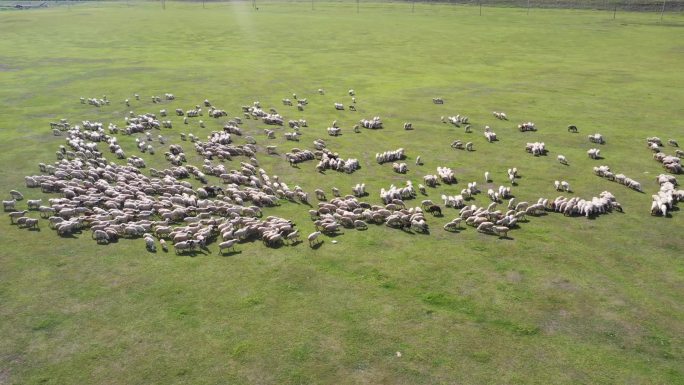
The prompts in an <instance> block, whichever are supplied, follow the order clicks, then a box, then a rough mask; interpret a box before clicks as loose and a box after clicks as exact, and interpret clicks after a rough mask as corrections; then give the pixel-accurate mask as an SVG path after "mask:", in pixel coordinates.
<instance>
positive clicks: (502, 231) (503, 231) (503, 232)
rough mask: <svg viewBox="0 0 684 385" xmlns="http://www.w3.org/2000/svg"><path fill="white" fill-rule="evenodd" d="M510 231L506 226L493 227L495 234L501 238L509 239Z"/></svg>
mask: <svg viewBox="0 0 684 385" xmlns="http://www.w3.org/2000/svg"><path fill="white" fill-rule="evenodd" d="M508 230H510V229H509V228H508V227H506V226H493V227H492V231H493V232H494V234H496V235H498V236H499V237H500V238H508Z"/></svg>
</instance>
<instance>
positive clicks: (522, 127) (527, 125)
mask: <svg viewBox="0 0 684 385" xmlns="http://www.w3.org/2000/svg"><path fill="white" fill-rule="evenodd" d="M518 130H519V131H520V132H527V131H537V127H536V126H535V125H534V123H532V122H523V123H520V124H518Z"/></svg>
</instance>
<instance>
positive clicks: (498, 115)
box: [492, 111, 508, 120]
mask: <svg viewBox="0 0 684 385" xmlns="http://www.w3.org/2000/svg"><path fill="white" fill-rule="evenodd" d="M492 115H494V117H495V118H497V119H499V120H508V116H507V115H506V113H505V112H496V111H493V112H492Z"/></svg>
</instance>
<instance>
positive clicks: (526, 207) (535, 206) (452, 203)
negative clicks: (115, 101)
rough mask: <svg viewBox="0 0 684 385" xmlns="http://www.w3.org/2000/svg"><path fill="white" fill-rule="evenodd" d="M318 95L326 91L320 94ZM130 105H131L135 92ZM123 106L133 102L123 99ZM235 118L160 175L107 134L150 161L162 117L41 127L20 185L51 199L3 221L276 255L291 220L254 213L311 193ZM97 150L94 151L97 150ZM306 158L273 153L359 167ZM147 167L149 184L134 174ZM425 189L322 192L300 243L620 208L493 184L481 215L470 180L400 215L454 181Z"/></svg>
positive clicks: (334, 130)
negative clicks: (379, 228) (530, 195)
mask: <svg viewBox="0 0 684 385" xmlns="http://www.w3.org/2000/svg"><path fill="white" fill-rule="evenodd" d="M347 93H348V95H349V96H351V98H352V105H350V107H349V108H348V109H347V110H349V111H351V112H349V111H346V110H345V106H344V104H343V103H335V104H334V107H335V110H339V111H345V112H343V113H352V112H353V111H356V107H355V106H356V102H357V100H356V91H354V90H353V89H350V90H349V91H348V92H347ZM318 94H319V95H324V94H325V92H324V91H323V90H322V89H319V90H318ZM134 98H135V100H140V96H139V95H138V94H135V95H134ZM151 100H152V102H153V103H155V104H159V103H164V102H170V101H175V100H176V97H175V96H174V95H173V94H170V93H166V94H165V95H164V98H163V99H162V98H161V97H159V96H152V97H151ZM293 100H294V101H296V102H297V103H296V104H297V111H303V110H304V106H307V105H308V103H309V102H308V101H307V100H306V99H301V98H299V99H298V98H297V95H296V94H292V99H290V98H283V99H282V104H283V106H285V107H294V104H295V103H293ZM432 101H433V103H434V104H437V105H443V104H444V99H442V98H433V99H432ZM80 102H81V103H82V104H89V105H93V106H96V107H102V106H105V105H109V104H111V103H112V102H111V100H109V99H108V98H107V97H106V96H104V97H103V98H99V99H98V98H87V99H86V98H81V99H80ZM123 103H124V104H125V105H126V107H130V106H131V101H130V100H129V99H125V100H124V102H123ZM202 105H203V106H204V108H208V114H209V116H211V117H213V118H215V119H219V118H222V117H227V116H228V113H227V112H226V111H225V110H223V109H218V108H216V107H215V106H213V105H212V104H211V102H209V100H208V99H205V100H204V102H203V103H202ZM168 111H169V110H167V109H161V110H160V111H159V116H160V117H166V116H168ZM242 111H243V117H244V118H246V119H257V120H261V121H262V122H263V123H264V124H267V125H275V126H283V125H284V122H285V119H284V117H283V116H282V115H280V114H279V113H278V112H277V111H276V110H275V109H273V108H271V109H270V110H269V111H268V112H266V111H264V110H263V109H262V107H261V103H260V102H258V101H255V102H253V103H252V104H251V105H246V106H243V107H242ZM175 113H176V116H177V117H179V118H180V117H182V118H183V122H184V123H185V124H190V119H192V118H198V117H201V116H203V111H202V107H200V104H198V105H195V106H194V107H193V108H191V109H187V110H184V109H182V108H177V109H175ZM492 114H493V116H494V117H495V118H496V119H499V120H502V121H507V120H508V116H507V114H506V113H503V112H496V111H495V112H493V113H492ZM441 120H442V122H444V123H447V122H449V123H451V124H453V125H454V126H456V127H460V126H461V125H466V133H468V132H471V130H470V124H468V122H469V118H468V117H466V116H462V115H454V116H447V117H446V118H445V117H444V116H443V117H442V118H441ZM242 123H243V121H242V118H240V117H234V118H232V119H230V120H229V121H228V122H227V123H225V124H224V125H223V130H218V131H212V132H211V133H210V134H209V135H208V136H207V140H206V141H205V140H202V139H201V138H200V137H199V136H196V135H194V134H192V133H190V134H187V135H186V134H185V133H180V135H179V136H180V140H181V142H183V141H188V140H189V141H190V144H191V147H192V149H193V150H194V151H195V152H196V153H197V154H198V155H199V156H200V157H201V158H203V159H204V163H203V164H202V165H201V167H196V166H193V165H190V164H187V156H186V155H185V152H184V151H185V150H184V149H183V147H182V146H181V145H180V144H168V151H166V152H164V158H165V159H166V161H168V162H169V164H170V166H169V167H168V168H166V169H162V170H157V169H154V168H149V169H147V165H146V163H145V160H144V159H143V158H142V157H140V156H137V155H127V154H126V153H125V152H124V150H123V149H122V148H121V146H120V145H119V142H118V139H117V135H118V134H121V135H126V136H130V135H137V134H142V135H143V136H139V137H136V138H135V142H136V147H137V149H138V151H140V153H141V154H149V155H154V154H155V146H165V145H167V142H168V141H169V139H168V138H166V137H164V136H162V135H157V136H156V142H157V143H155V137H154V135H152V132H153V130H155V129H156V130H161V129H162V128H164V129H171V128H172V127H173V124H172V122H171V121H170V120H162V121H160V120H158V119H157V116H156V114H155V113H145V114H138V115H136V114H135V113H133V111H131V112H130V113H127V115H126V116H125V118H124V124H125V126H123V128H121V129H119V127H118V126H117V125H116V124H114V123H109V125H108V126H107V130H105V128H104V127H105V126H104V125H103V124H102V123H100V122H90V121H83V122H81V124H70V123H69V122H68V121H67V120H66V119H61V120H60V121H59V122H57V123H55V122H51V123H50V129H51V132H52V134H53V135H54V136H59V137H63V138H64V139H65V144H63V145H60V146H59V150H58V151H57V152H56V156H57V161H56V162H54V163H53V164H44V163H40V164H39V168H40V171H41V174H38V175H31V176H26V177H25V184H26V187H27V188H40V190H41V192H43V193H48V194H57V195H56V196H55V197H54V198H50V199H48V200H47V204H45V203H44V202H43V200H42V199H27V200H26V206H25V207H26V209H25V210H20V209H19V208H18V205H20V204H19V203H18V202H20V201H23V200H24V194H22V193H21V192H19V191H17V190H11V191H9V198H10V199H8V200H3V201H2V203H3V210H4V211H5V212H7V213H8V216H9V218H10V221H11V223H12V224H16V225H17V226H18V227H20V228H26V229H29V230H37V231H39V230H40V219H39V218H32V217H30V216H29V214H30V213H33V212H38V213H39V215H40V218H41V219H43V220H45V221H47V222H48V227H49V228H50V229H53V230H55V231H56V232H57V233H58V234H59V235H61V236H70V235H72V234H74V233H78V232H83V231H90V232H91V238H92V239H93V240H95V241H96V242H97V243H98V244H108V243H111V242H113V241H116V240H117V239H121V238H142V239H143V241H144V243H145V247H146V249H147V250H148V251H150V252H156V251H157V244H159V246H160V247H161V248H162V250H163V251H168V249H169V246H168V244H167V242H169V244H171V245H172V246H173V249H174V251H175V253H177V254H184V253H195V252H203V251H207V250H208V249H207V245H208V244H210V243H212V242H216V243H217V244H218V250H219V252H220V253H221V254H223V253H224V252H226V251H231V252H235V247H236V246H237V245H239V244H240V243H242V242H246V241H249V240H261V241H262V242H263V243H264V245H265V246H266V247H272V248H276V247H281V246H285V245H296V244H298V243H299V242H300V233H299V230H298V229H297V228H296V225H295V223H294V222H293V221H291V220H287V219H284V218H279V217H275V216H268V217H266V218H265V219H262V218H263V215H264V214H263V213H262V210H263V209H264V208H268V207H272V206H277V205H280V204H281V203H282V202H283V201H289V202H300V203H304V204H308V205H310V204H311V202H310V198H309V193H308V192H306V191H304V190H303V189H302V188H301V187H299V186H294V187H293V188H290V187H289V186H288V185H287V184H286V183H285V182H284V181H281V180H280V178H279V177H278V176H276V175H269V174H268V173H267V172H266V171H265V170H264V169H262V168H260V167H259V160H258V158H257V156H258V154H259V153H260V152H263V153H264V154H265V155H270V156H279V157H280V156H281V155H279V154H278V151H277V146H275V145H265V146H262V147H259V146H257V141H256V139H255V138H254V137H253V136H244V137H243V130H242V128H241V127H240V126H241V125H242ZM197 124H198V126H199V127H200V128H204V127H205V123H204V122H203V121H202V120H198V122H197ZM288 126H289V127H290V128H291V129H292V130H293V131H291V132H284V133H283V137H284V138H285V139H286V140H291V141H296V142H298V141H299V138H300V136H301V135H302V129H303V128H305V127H308V125H307V122H306V120H304V119H297V120H289V121H288ZM360 127H363V128H367V129H380V128H383V122H382V120H381V119H380V117H379V116H376V117H373V118H371V119H361V120H360V121H359V124H358V125H356V126H355V127H354V132H357V133H358V132H360ZM403 128H404V130H408V131H410V130H413V125H412V123H410V122H406V123H404V124H403ZM517 128H518V130H519V131H521V132H529V131H537V127H536V126H535V124H534V123H532V122H524V123H521V124H519V125H518V126H517ZM568 132H571V133H576V132H578V129H577V127H576V126H574V125H570V126H568ZM264 133H265V134H266V140H267V141H268V140H271V139H274V138H275V137H276V130H272V129H265V130H264ZM327 133H328V134H329V135H330V136H339V135H342V129H341V128H340V127H339V125H338V123H337V121H334V122H333V123H332V125H331V126H330V127H328V128H327ZM484 135H485V137H486V139H487V141H488V142H490V143H492V142H494V141H496V140H497V135H496V133H494V132H493V131H492V130H491V128H490V127H489V126H485V129H484ZM238 137H243V139H242V140H244V141H245V144H242V145H238V144H235V143H234V141H235V140H236V138H238ZM588 139H589V141H590V142H591V143H595V144H600V145H605V143H606V141H605V138H604V137H603V135H601V134H599V133H596V134H592V135H588ZM646 142H647V145H648V147H649V149H651V150H652V151H653V158H654V159H655V160H656V161H658V162H660V163H661V164H662V165H663V168H664V169H665V170H666V171H667V172H669V173H671V174H679V173H681V172H682V166H681V159H680V157H681V156H682V155H684V153H682V152H681V151H680V150H678V149H677V150H675V155H667V154H666V153H665V152H664V151H663V150H662V148H661V147H663V141H662V140H660V139H659V138H657V137H650V138H647V140H646ZM667 143H668V145H670V146H672V147H678V143H677V141H676V140H674V139H669V140H668V141H667ZM100 144H102V147H103V148H102V149H101V148H100V146H99V145H100ZM313 147H314V148H313V150H308V149H299V148H293V149H292V150H291V151H289V152H286V153H284V154H283V155H282V158H284V159H285V160H286V161H287V162H288V163H289V164H290V165H291V166H293V167H298V165H299V164H301V163H303V162H307V161H312V160H318V163H317V164H316V166H315V170H316V171H318V172H321V173H323V172H325V171H326V170H336V171H342V172H345V173H347V174H351V173H353V172H354V171H356V170H358V169H359V168H360V167H361V165H360V162H359V160H358V159H357V158H348V159H344V158H342V157H340V155H339V154H338V153H336V152H332V151H330V150H328V149H327V148H326V147H327V145H326V143H325V141H324V140H323V139H316V140H314V141H313ZM451 148H453V149H461V150H468V151H473V143H472V142H466V143H464V142H462V141H461V140H455V141H453V142H452V143H451ZM103 150H109V152H110V153H111V154H112V155H113V156H114V157H115V158H117V159H121V160H125V161H126V164H125V165H119V164H117V163H115V162H111V161H109V160H108V159H107V158H106V157H105V152H104V151H103ZM525 150H526V151H527V152H528V153H531V154H532V155H534V156H542V155H546V154H547V152H548V150H547V149H546V145H545V143H544V142H530V143H527V144H526V146H525ZM600 152H601V150H600V149H598V148H592V149H590V150H588V151H587V154H588V156H589V157H590V158H592V159H602V157H601V156H600ZM234 157H244V159H245V161H241V162H233V163H230V164H232V165H233V166H234V168H233V169H229V166H226V163H225V162H226V161H232V160H233V158H234ZM406 157H407V154H406V151H405V150H404V148H399V149H396V150H390V151H385V152H382V153H376V154H375V160H376V162H377V163H378V164H383V163H392V169H393V171H394V172H396V173H400V174H405V173H407V172H408V166H407V164H406V163H405V162H401V161H402V160H404V159H406ZM557 160H558V162H560V163H561V164H563V165H566V166H569V162H568V160H567V159H566V157H565V156H564V155H561V154H559V155H557ZM415 164H416V166H421V165H422V164H423V162H422V160H421V158H420V157H419V156H418V157H416V161H415ZM146 169H147V170H148V173H149V175H150V176H149V177H148V176H147V175H145V173H143V170H146ZM593 171H594V173H595V174H596V175H597V176H600V177H602V178H605V179H607V180H610V181H614V182H617V183H619V184H622V185H625V186H627V187H629V188H630V189H633V190H635V191H638V192H642V191H643V190H642V186H641V183H639V182H637V181H635V180H633V179H631V178H629V177H627V176H625V175H624V174H615V173H613V172H612V171H611V169H610V167H609V166H606V165H602V166H596V167H594V168H593ZM507 175H508V180H509V182H510V183H511V185H513V186H515V185H517V183H516V180H517V178H519V175H518V170H517V168H510V169H508V171H507ZM492 176H493V174H492V173H490V172H489V171H485V172H484V181H485V183H491V182H492V179H493V178H492ZM211 178H216V180H218V181H220V183H221V185H213V184H212V183H211V180H212V179H211ZM192 179H194V180H195V181H196V184H197V183H198V184H199V185H200V187H195V185H193V184H192V183H190V182H189V181H188V180H192ZM656 181H657V183H658V185H659V190H658V191H657V193H656V194H654V195H652V204H651V210H650V212H651V214H652V215H659V216H668V215H669V213H671V212H672V210H673V208H674V207H675V205H676V204H677V202H679V201H682V200H684V190H681V189H677V186H678V184H677V180H676V179H675V177H674V176H672V175H669V174H661V175H659V176H658V177H657V178H656ZM423 183H425V186H424V185H423V184H420V185H419V186H418V189H417V190H416V189H415V188H414V186H413V183H412V182H411V181H410V180H407V181H406V183H405V185H403V186H395V185H394V184H392V185H391V186H390V187H389V188H387V189H385V188H382V189H381V190H380V194H379V199H380V200H381V201H382V202H383V204H382V205H375V204H372V203H370V202H366V201H362V200H360V198H362V197H365V196H368V195H369V193H368V192H367V191H366V184H365V183H357V184H356V185H354V186H352V188H351V190H352V193H353V194H352V195H346V196H342V194H341V192H340V190H339V189H338V188H335V187H333V188H332V195H333V198H332V199H331V200H329V201H328V199H327V197H326V195H325V192H324V189H322V188H318V189H316V190H315V191H314V196H315V198H316V199H317V200H318V201H319V202H318V205H317V208H316V209H311V210H309V214H310V217H311V220H312V221H313V225H314V227H315V231H314V232H312V233H311V234H309V235H308V236H307V237H306V238H307V241H308V242H309V246H311V247H317V246H320V244H321V243H322V236H323V235H334V234H338V233H339V232H340V231H341V230H342V229H356V230H360V231H363V230H367V229H368V228H369V226H370V225H371V224H375V225H380V224H384V225H385V226H387V227H390V228H396V229H401V230H404V231H408V232H417V233H424V234H428V233H429V226H428V223H427V220H426V217H425V214H424V213H429V214H432V215H433V216H436V217H441V216H443V215H445V214H446V215H448V213H449V211H448V210H449V209H455V210H459V211H458V215H457V216H456V217H455V218H454V219H452V220H450V221H449V222H447V223H446V224H445V225H444V226H443V229H444V230H446V231H449V232H459V231H461V229H463V227H462V224H464V223H465V224H466V225H470V226H473V227H474V228H476V229H477V231H478V232H481V233H485V234H492V235H496V236H499V237H502V238H507V237H508V233H509V231H510V230H511V229H513V228H516V227H518V225H519V223H521V221H523V220H524V219H525V218H526V217H528V216H539V215H543V214H545V213H547V212H558V213H562V214H564V215H566V216H584V217H592V216H597V215H601V214H605V213H607V212H610V211H613V210H619V211H622V206H621V205H620V203H618V202H617V200H616V198H615V196H614V195H613V194H611V193H610V192H608V191H604V192H602V193H601V194H600V195H599V196H598V197H593V198H591V199H582V198H579V197H566V196H559V197H557V198H555V199H553V200H549V199H546V198H539V199H538V200H537V202H536V203H532V204H530V203H529V202H519V203H518V202H517V201H516V199H515V198H512V193H511V187H507V186H503V185H500V186H499V187H498V188H497V189H495V188H488V190H487V196H488V197H489V199H490V201H491V203H489V205H488V206H487V207H479V206H477V205H475V204H472V203H468V201H469V200H472V199H474V197H475V196H476V195H477V194H478V193H479V192H480V190H479V189H478V186H477V182H470V183H467V188H464V189H462V190H461V193H460V194H458V195H447V194H441V199H442V203H443V206H440V205H438V204H435V203H434V202H432V201H431V200H429V199H424V200H423V201H422V202H421V205H420V206H418V207H410V208H407V206H406V204H405V201H407V200H411V199H415V198H416V197H417V196H418V194H422V195H428V190H427V188H426V186H427V187H430V188H437V187H438V186H439V185H440V184H445V185H450V184H455V183H457V178H456V175H455V172H454V170H453V169H452V168H449V167H446V166H439V167H437V173H436V174H434V175H432V174H428V175H425V176H424V177H423ZM554 187H555V189H556V190H557V191H562V192H564V193H568V194H571V193H572V190H571V188H570V184H569V183H568V182H567V181H558V180H556V181H555V182H554ZM504 199H508V203H507V208H505V209H504V210H498V209H497V207H498V205H501V204H504Z"/></svg>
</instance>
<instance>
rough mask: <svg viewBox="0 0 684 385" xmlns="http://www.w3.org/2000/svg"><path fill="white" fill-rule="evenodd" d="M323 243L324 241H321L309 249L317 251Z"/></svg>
mask: <svg viewBox="0 0 684 385" xmlns="http://www.w3.org/2000/svg"><path fill="white" fill-rule="evenodd" d="M323 243H325V241H324V240H321V241H320V242H316V243H315V244H313V245H310V246H309V247H311V248H312V249H314V250H318V249H319V248H320V247H321V245H322V244H323Z"/></svg>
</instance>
